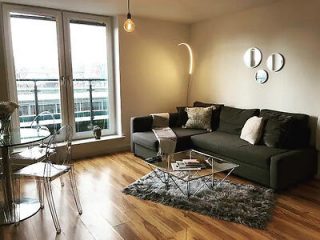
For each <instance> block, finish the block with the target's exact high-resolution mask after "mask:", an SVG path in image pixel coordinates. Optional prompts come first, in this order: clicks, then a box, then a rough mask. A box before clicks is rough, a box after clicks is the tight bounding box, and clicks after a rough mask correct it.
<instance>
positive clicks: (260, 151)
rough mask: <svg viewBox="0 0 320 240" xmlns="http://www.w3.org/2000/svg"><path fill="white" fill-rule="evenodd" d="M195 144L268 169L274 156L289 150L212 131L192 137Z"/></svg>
mask: <svg viewBox="0 0 320 240" xmlns="http://www.w3.org/2000/svg"><path fill="white" fill-rule="evenodd" d="M191 141H192V143H193V145H194V146H195V147H196V148H197V147H198V148H201V149H204V150H207V151H210V152H213V153H216V154H219V155H222V156H226V157H228V158H233V159H236V160H238V161H240V162H244V163H247V164H252V165H254V166H257V167H260V168H264V169H268V168H269V166H270V159H271V157H272V156H274V155H277V154H280V153H283V152H287V151H288V150H285V149H278V148H270V147H267V146H264V145H251V144H250V143H248V142H246V141H244V140H242V139H240V138H239V136H237V135H234V134H229V133H224V132H212V133H206V134H200V135H196V136H192V137H191Z"/></svg>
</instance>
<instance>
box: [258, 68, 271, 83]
mask: <svg viewBox="0 0 320 240" xmlns="http://www.w3.org/2000/svg"><path fill="white" fill-rule="evenodd" d="M268 77H269V75H268V72H267V71H266V70H262V69H260V70H258V71H257V72H256V75H255V78H256V81H257V82H258V83H260V84H263V83H265V82H266V81H268Z"/></svg>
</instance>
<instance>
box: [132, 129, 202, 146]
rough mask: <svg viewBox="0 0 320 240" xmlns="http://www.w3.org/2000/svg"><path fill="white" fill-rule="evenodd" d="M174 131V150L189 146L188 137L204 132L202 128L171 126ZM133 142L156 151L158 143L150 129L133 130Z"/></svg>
mask: <svg viewBox="0 0 320 240" xmlns="http://www.w3.org/2000/svg"><path fill="white" fill-rule="evenodd" d="M172 130H173V131H174V133H175V134H176V135H177V146H176V151H181V150H184V149H188V148H191V140H190V137H191V136H193V135H196V134H201V133H206V132H207V131H206V130H203V129H184V128H173V129H172ZM132 141H133V143H136V144H139V145H142V146H144V147H146V148H149V149H150V150H153V151H158V147H159V143H158V141H157V138H156V136H155V135H154V133H153V132H152V131H149V132H135V133H133V134H132Z"/></svg>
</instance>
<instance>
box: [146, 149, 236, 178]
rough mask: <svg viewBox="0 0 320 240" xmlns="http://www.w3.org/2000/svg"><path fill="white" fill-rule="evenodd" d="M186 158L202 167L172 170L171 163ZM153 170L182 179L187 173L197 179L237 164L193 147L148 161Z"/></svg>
mask: <svg viewBox="0 0 320 240" xmlns="http://www.w3.org/2000/svg"><path fill="white" fill-rule="evenodd" d="M186 159H197V160H198V162H200V163H203V167H205V168H201V169H199V170H187V169H186V170H174V169H173V164H172V163H175V162H177V161H182V160H186ZM148 164H149V165H150V166H151V167H152V168H153V170H154V169H159V170H161V171H163V172H166V173H169V174H171V175H174V176H175V177H177V178H180V179H182V180H185V179H186V175H188V180H192V179H197V178H199V177H205V176H210V175H213V174H215V173H219V172H225V171H230V170H233V169H235V168H237V167H238V166H239V165H237V164H234V163H231V162H228V161H225V160H223V159H221V158H217V157H214V156H211V155H208V154H205V153H202V152H199V151H196V150H193V149H190V150H186V151H182V152H177V153H173V154H171V155H169V156H167V157H163V158H162V160H161V161H157V162H152V163H148Z"/></svg>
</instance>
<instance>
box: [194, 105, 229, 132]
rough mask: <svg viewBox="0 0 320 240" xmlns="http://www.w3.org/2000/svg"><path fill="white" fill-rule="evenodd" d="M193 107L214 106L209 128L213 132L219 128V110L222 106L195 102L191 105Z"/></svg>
mask: <svg viewBox="0 0 320 240" xmlns="http://www.w3.org/2000/svg"><path fill="white" fill-rule="evenodd" d="M193 106H194V107H210V106H214V108H213V111H212V117H211V128H212V130H213V131H215V130H217V129H218V127H219V122H220V112H221V108H222V107H223V104H216V103H204V102H199V101H196V102H194V103H193Z"/></svg>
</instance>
